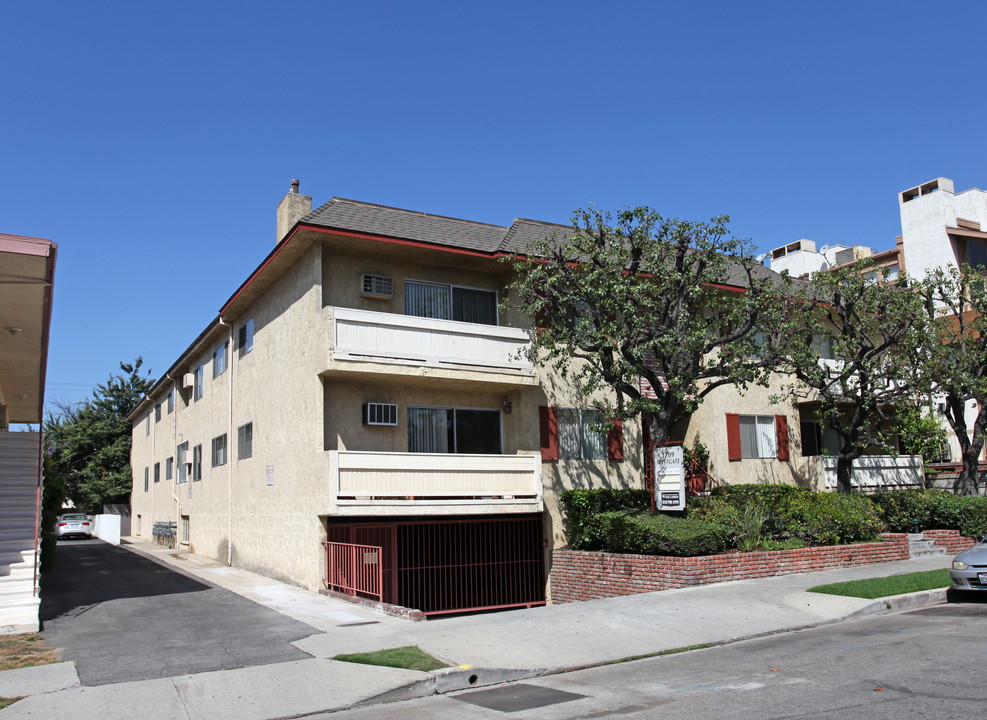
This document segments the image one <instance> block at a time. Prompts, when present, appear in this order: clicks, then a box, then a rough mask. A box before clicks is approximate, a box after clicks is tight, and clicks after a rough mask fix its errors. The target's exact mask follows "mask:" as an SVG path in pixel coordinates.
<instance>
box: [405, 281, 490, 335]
mask: <svg viewBox="0 0 987 720" xmlns="http://www.w3.org/2000/svg"><path fill="white" fill-rule="evenodd" d="M404 313H405V315H414V316H416V317H427V318H435V319H437V320H458V321H460V322H471V323H482V324H483V325H496V324H497V293H496V292H495V291H493V290H480V289H478V288H467V287H459V286H456V285H442V284H439V283H429V282H421V281H418V280H405V281H404Z"/></svg>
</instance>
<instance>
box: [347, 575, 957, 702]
mask: <svg viewBox="0 0 987 720" xmlns="http://www.w3.org/2000/svg"><path fill="white" fill-rule="evenodd" d="M948 590H949V588H939V589H936V590H923V591H920V592H915V593H906V594H904V595H892V596H889V597H885V598H880V599H878V600H875V601H874V602H872V603H870V604H868V605H867V606H865V607H862V608H860V609H859V610H855V611H853V612H852V613H849V614H848V615H844V616H843V617H841V618H836V619H833V620H827V621H824V622H820V623H816V624H813V625H796V626H794V627H787V628H779V629H777V630H769V631H767V632H762V633H756V634H753V635H743V636H738V637H732V638H728V639H725V640H719V641H715V642H710V643H708V644H706V645H705V646H704V647H702V648H696V650H701V649H707V648H714V647H721V646H723V645H731V644H733V643H737V642H744V641H746V640H758V639H760V638H764V637H771V636H773V635H783V634H786V633H791V632H798V631H800V630H810V629H812V628H814V627H821V626H823V625H832V624H835V623H838V622H844V621H846V620H852V619H855V618H862V617H868V616H873V615H884V614H888V613H893V612H900V611H904V610H915V609H918V608H923V607H930V606H932V605H941V604H943V603H945V602H946V593H947V591H948ZM690 652H691V651H690ZM661 656H662V653H661V651H657V652H656V653H655V654H654V655H653V656H651V657H661ZM640 659H647V657H645V658H640ZM615 662H623V661H621V660H617V661H614V660H601V661H599V662H593V663H587V664H585V665H578V666H568V667H555V668H538V669H533V668H532V669H524V670H522V669H515V668H476V667H471V666H469V665H461V666H459V667H455V668H444V669H442V670H435V671H433V672H431V673H429V675H430V677H428V678H423V679H422V680H419V681H416V682H413V683H410V684H408V685H404V686H402V687H399V688H394V689H393V690H388V691H387V692H384V693H381V694H380V695H375V696H374V697H371V698H366V699H365V700H361V701H360V702H359V703H357V704H356V705H354V707H360V706H368V705H377V704H382V703H390V702H399V701H401V700H411V699H414V698H420V697H427V696H429V695H443V694H445V693H450V692H459V691H461V690H468V689H470V688H477V687H483V686H487V685H498V684H500V683H506V682H517V681H519V680H529V679H531V678H536V677H544V676H548V675H562V674H564V673H569V672H575V671H577V670H588V669H590V668H595V667H602V666H604V665H612V664H614V663H615ZM626 662H633V661H632V660H628V661H626Z"/></svg>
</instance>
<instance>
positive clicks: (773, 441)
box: [740, 415, 778, 460]
mask: <svg viewBox="0 0 987 720" xmlns="http://www.w3.org/2000/svg"><path fill="white" fill-rule="evenodd" d="M777 438H778V434H777V431H776V430H775V416H774V415H741V416H740V453H741V457H742V458H744V459H745V460H746V459H748V458H774V457H777V456H778V446H777Z"/></svg>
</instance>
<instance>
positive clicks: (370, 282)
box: [360, 275, 394, 300]
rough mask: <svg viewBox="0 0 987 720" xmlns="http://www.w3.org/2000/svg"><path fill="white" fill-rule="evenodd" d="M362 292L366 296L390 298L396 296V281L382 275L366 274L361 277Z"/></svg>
mask: <svg viewBox="0 0 987 720" xmlns="http://www.w3.org/2000/svg"><path fill="white" fill-rule="evenodd" d="M360 287H361V290H360V294H361V295H363V296H364V297H372V298H381V299H385V300H386V299H389V298H391V297H393V296H394V281H393V280H392V279H391V278H389V277H384V276H382V275H364V276H362V277H361V278H360Z"/></svg>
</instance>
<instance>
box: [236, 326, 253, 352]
mask: <svg viewBox="0 0 987 720" xmlns="http://www.w3.org/2000/svg"><path fill="white" fill-rule="evenodd" d="M237 347H238V348H239V353H240V357H243V356H244V355H246V354H247V353H248V352H250V351H251V350H253V349H254V319H253V318H250V319H249V320H247V322H245V323H244V324H243V325H241V326H240V332H239V334H238V335H237Z"/></svg>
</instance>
